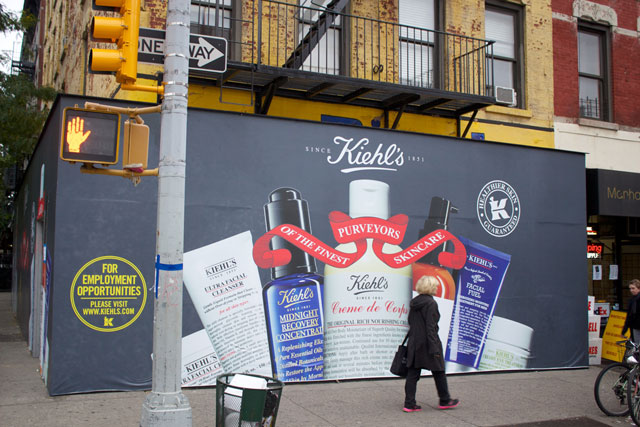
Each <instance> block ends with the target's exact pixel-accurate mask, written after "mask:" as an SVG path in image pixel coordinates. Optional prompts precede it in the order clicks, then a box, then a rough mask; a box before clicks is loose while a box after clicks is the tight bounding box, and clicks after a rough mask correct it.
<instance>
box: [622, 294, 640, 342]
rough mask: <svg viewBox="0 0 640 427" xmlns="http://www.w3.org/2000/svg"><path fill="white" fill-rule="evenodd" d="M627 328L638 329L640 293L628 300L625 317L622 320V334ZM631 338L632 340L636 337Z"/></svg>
mask: <svg viewBox="0 0 640 427" xmlns="http://www.w3.org/2000/svg"><path fill="white" fill-rule="evenodd" d="M628 329H640V294H638V295H636V296H634V297H632V298H631V301H629V308H628V309H627V318H626V319H625V321H624V327H623V328H622V335H624V334H625V333H626V332H627V330H628ZM633 338H634V340H637V339H638V337H633Z"/></svg>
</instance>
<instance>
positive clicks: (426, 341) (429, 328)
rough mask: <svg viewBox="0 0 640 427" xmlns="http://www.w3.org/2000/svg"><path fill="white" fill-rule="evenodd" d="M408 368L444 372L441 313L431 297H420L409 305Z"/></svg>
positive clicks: (423, 295)
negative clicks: (440, 325)
mask: <svg viewBox="0 0 640 427" xmlns="http://www.w3.org/2000/svg"><path fill="white" fill-rule="evenodd" d="M409 307H410V310H409V342H408V344H407V366H409V367H412V368H420V369H428V370H430V371H444V358H443V356H442V343H441V342H440V337H438V320H440V312H439V311H438V303H437V302H436V301H435V300H434V299H433V297H432V296H431V295H425V294H422V295H418V296H417V297H415V298H414V299H412V300H411V303H410V304H409Z"/></svg>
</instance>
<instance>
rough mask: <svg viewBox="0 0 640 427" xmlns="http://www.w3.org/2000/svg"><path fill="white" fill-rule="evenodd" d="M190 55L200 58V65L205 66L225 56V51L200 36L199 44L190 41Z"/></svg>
mask: <svg viewBox="0 0 640 427" xmlns="http://www.w3.org/2000/svg"><path fill="white" fill-rule="evenodd" d="M189 56H190V57H191V58H193V59H197V60H198V67H204V66H205V65H207V64H208V63H210V62H213V61H215V60H216V59H218V58H221V57H222V56H224V53H222V52H220V51H219V50H218V49H216V48H215V47H213V46H211V44H210V43H209V42H208V41H206V40H205V39H203V38H202V37H198V44H195V43H189Z"/></svg>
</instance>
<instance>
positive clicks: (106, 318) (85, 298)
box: [70, 256, 147, 332]
mask: <svg viewBox="0 0 640 427" xmlns="http://www.w3.org/2000/svg"><path fill="white" fill-rule="evenodd" d="M70 296H71V306H72V307H73V311H74V312H75V313H76V316H78V319H80V321H82V323H84V324H85V325H87V326H88V327H90V328H91V329H95V330H96V331H100V332H115V331H119V330H122V329H124V328H126V327H127V326H129V325H131V324H132V323H133V322H135V321H136V319H137V318H138V317H139V316H140V314H141V313H142V310H143V309H144V306H145V304H146V302H147V285H146V282H145V281H144V276H142V273H140V270H138V268H137V267H136V266H135V265H133V263H131V262H130V261H128V260H126V259H124V258H121V257H117V256H103V257H99V258H96V259H93V260H91V261H89V262H88V263H86V264H85V265H84V266H82V268H81V269H80V270H78V273H77V274H76V276H75V277H74V279H73V283H72V284H71V291H70Z"/></svg>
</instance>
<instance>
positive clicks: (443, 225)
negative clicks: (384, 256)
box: [413, 196, 458, 300]
mask: <svg viewBox="0 0 640 427" xmlns="http://www.w3.org/2000/svg"><path fill="white" fill-rule="evenodd" d="M457 212H458V208H456V207H455V206H453V205H452V204H451V202H450V201H449V200H447V199H443V198H442V197H437V196H435V197H432V198H431V205H430V206H429V216H428V218H427V219H426V220H425V222H424V227H423V228H422V230H420V233H419V235H418V238H419V239H422V238H423V237H424V236H426V235H428V234H429V233H431V232H433V231H435V230H447V229H448V228H449V215H450V214H452V213H457ZM446 245H447V243H446V242H445V243H444V244H442V245H440V246H438V247H436V248H435V249H434V250H432V251H431V252H429V253H428V254H426V255H425V256H423V257H422V258H420V259H419V260H418V261H416V263H415V264H413V289H414V290H415V288H416V282H417V281H418V280H419V279H420V278H421V277H422V276H434V277H435V278H436V279H438V282H439V285H438V291H437V293H436V296H439V297H441V298H447V299H451V300H453V299H455V297H456V285H455V282H454V280H453V277H452V276H451V273H449V271H448V270H447V269H446V268H444V267H442V266H441V265H440V264H439V263H438V255H439V254H440V253H441V252H443V251H445V250H446Z"/></svg>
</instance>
